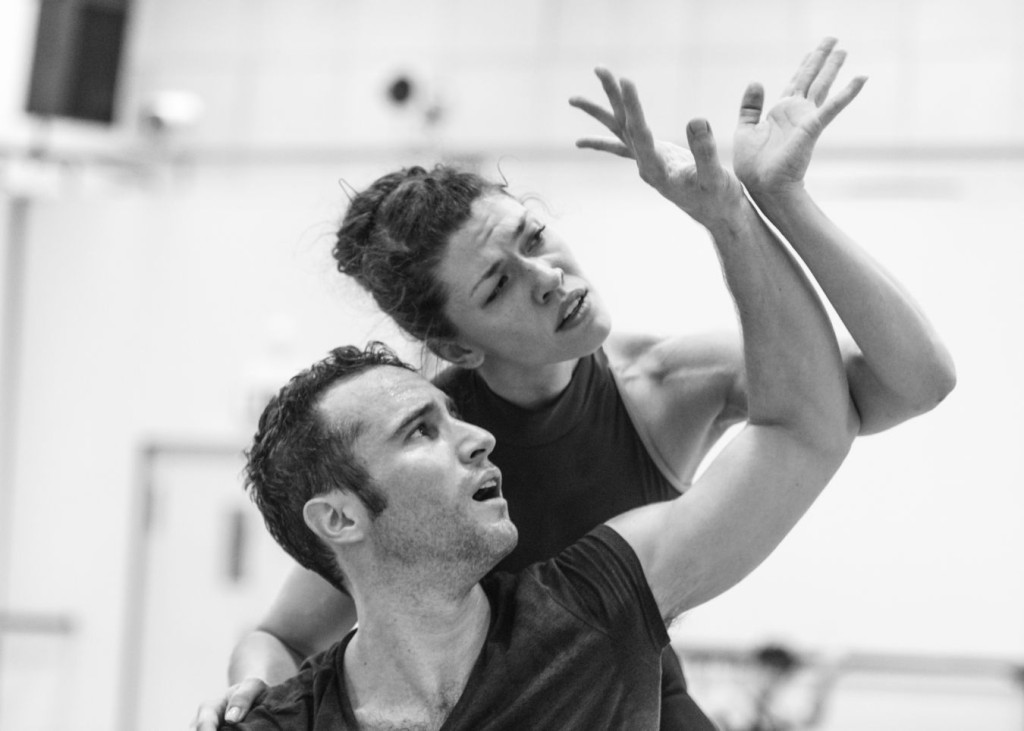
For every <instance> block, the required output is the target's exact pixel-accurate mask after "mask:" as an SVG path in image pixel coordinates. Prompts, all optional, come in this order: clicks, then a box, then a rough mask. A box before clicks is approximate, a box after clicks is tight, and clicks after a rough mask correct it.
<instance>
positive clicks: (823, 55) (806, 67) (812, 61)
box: [782, 37, 836, 96]
mask: <svg viewBox="0 0 1024 731" xmlns="http://www.w3.org/2000/svg"><path fill="white" fill-rule="evenodd" d="M835 45H836V39H835V38H832V37H828V38H825V39H823V40H822V41H821V43H819V44H818V47H817V48H815V49H814V50H813V51H811V53H809V54H808V55H807V56H806V57H805V58H804V60H803V63H801V64H800V66H799V68H797V70H796V73H795V74H794V75H793V78H792V79H790V81H789V84H788V85H787V86H786V88H785V90H784V91H783V92H782V95H783V96H794V95H796V96H808V90H809V89H810V87H811V84H812V83H813V82H814V80H815V79H816V78H817V77H818V72H819V71H821V69H822V67H823V66H824V65H825V62H826V60H827V59H828V57H829V55H830V54H831V53H832V49H833V48H835Z"/></svg>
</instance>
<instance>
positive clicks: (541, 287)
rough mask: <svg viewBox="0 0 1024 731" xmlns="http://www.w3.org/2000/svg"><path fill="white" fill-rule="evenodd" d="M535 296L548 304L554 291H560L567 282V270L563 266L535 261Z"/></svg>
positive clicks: (542, 302) (539, 300) (538, 300)
mask: <svg viewBox="0 0 1024 731" xmlns="http://www.w3.org/2000/svg"><path fill="white" fill-rule="evenodd" d="M533 270H534V275H533V276H534V287H533V291H534V297H535V298H536V300H537V302H538V303H539V304H547V302H548V300H549V299H550V298H551V295H552V293H554V292H558V291H559V290H560V289H561V288H562V284H563V283H564V282H565V272H563V271H562V269H561V267H556V266H551V265H550V264H548V263H546V262H543V261H536V262H534V263H533Z"/></svg>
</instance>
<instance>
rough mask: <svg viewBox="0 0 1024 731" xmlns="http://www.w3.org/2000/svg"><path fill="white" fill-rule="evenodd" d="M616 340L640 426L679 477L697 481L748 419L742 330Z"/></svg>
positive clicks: (622, 380) (614, 358) (621, 380)
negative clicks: (725, 439)
mask: <svg viewBox="0 0 1024 731" xmlns="http://www.w3.org/2000/svg"><path fill="white" fill-rule="evenodd" d="M610 343H611V344H610V347H608V349H607V350H608V354H609V359H610V360H611V362H612V365H613V368H614V369H615V372H616V380H617V382H618V384H619V386H620V390H621V392H622V397H623V399H624V400H625V401H626V402H627V407H628V408H629V411H630V414H631V415H632V416H633V420H634V426H635V427H636V429H637V431H638V432H639V433H640V436H641V438H642V439H643V440H644V442H645V444H646V445H647V447H648V449H649V450H650V451H652V452H655V453H656V455H652V456H653V457H654V458H655V460H656V461H657V462H659V463H660V464H662V465H665V466H666V467H667V468H668V469H670V470H671V471H672V473H673V474H672V476H671V477H673V478H674V479H675V480H676V481H677V482H681V483H683V484H689V483H690V482H691V481H692V479H693V476H694V474H695V472H696V470H697V468H698V467H699V465H700V463H701V461H702V460H703V459H704V457H705V456H706V455H707V453H708V452H709V451H710V450H711V448H712V447H713V446H714V445H715V443H716V442H717V441H718V440H719V439H720V438H721V437H722V435H723V434H724V433H725V432H726V430H727V429H728V428H729V427H730V426H732V425H733V424H736V423H738V422H740V421H742V420H743V419H745V418H746V378H745V372H744V369H743V351H742V343H741V341H740V339H739V335H738V334H736V333H731V332H721V333H708V334H698V335H687V336H680V337H674V338H661V339H659V338H653V337H650V336H625V337H623V336H619V337H617V338H616V339H615V340H614V342H612V341H610Z"/></svg>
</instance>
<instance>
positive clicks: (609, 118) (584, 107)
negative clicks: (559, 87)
mask: <svg viewBox="0 0 1024 731" xmlns="http://www.w3.org/2000/svg"><path fill="white" fill-rule="evenodd" d="M569 106H572V107H576V108H577V109H579V110H580V111H582V112H585V113H586V114H589V115H590V116H591V117H593V118H594V119H596V120H597V121H598V122H600V123H601V124H603V125H604V126H605V127H607V128H608V129H609V130H611V131H612V132H613V133H615V134H618V123H617V122H616V121H615V115H613V114H612V113H611V112H609V111H608V110H607V109H605V108H604V107H602V106H600V105H598V104H594V102H592V101H590V100H589V99H584V98H583V97H581V96H574V97H572V98H570V99H569Z"/></svg>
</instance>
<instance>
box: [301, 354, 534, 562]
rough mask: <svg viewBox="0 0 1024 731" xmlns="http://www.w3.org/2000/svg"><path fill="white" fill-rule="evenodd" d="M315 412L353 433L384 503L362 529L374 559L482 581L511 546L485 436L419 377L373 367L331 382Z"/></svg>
mask: <svg viewBox="0 0 1024 731" xmlns="http://www.w3.org/2000/svg"><path fill="white" fill-rule="evenodd" d="M320 408H321V409H322V412H323V414H324V415H325V417H326V418H327V419H328V421H329V422H330V423H338V422H339V420H343V422H344V423H355V422H358V423H359V424H360V425H361V427H362V428H361V431H360V432H359V435H358V436H357V437H356V440H355V444H354V450H355V453H356V455H357V456H358V458H359V459H360V460H361V461H362V463H363V464H364V465H365V466H366V468H367V470H368V472H369V474H370V477H371V479H372V480H373V481H374V483H375V484H376V486H377V487H378V489H379V490H380V491H381V492H382V493H383V495H384V496H385V498H386V500H387V507H385V508H384V510H383V512H381V514H380V515H378V516H377V517H376V519H375V520H374V521H373V522H372V523H371V525H370V526H369V530H368V535H369V538H370V540H372V541H373V542H374V544H375V546H376V547H377V549H378V555H379V556H380V558H382V559H387V560H388V561H390V562H391V563H392V564H393V563H395V562H398V563H400V564H401V565H406V566H413V565H420V564H422V565H423V566H424V567H426V566H427V565H428V564H429V563H431V562H432V563H435V564H439V565H444V566H445V567H453V566H455V565H459V566H469V567H471V568H472V569H473V571H475V572H476V571H478V572H479V573H480V574H481V575H482V574H483V573H486V572H487V571H489V570H490V569H491V568H492V567H493V565H494V564H495V563H496V562H497V561H499V560H500V559H501V558H502V557H503V556H505V555H506V554H507V553H508V552H509V551H511V550H512V549H513V548H514V547H515V543H516V539H517V535H518V534H517V531H516V528H515V526H514V525H513V524H512V521H511V520H510V519H509V515H508V505H507V503H506V502H505V500H504V498H503V497H502V496H501V472H500V471H499V470H498V468H497V467H495V466H494V465H492V464H491V462H490V461H489V459H488V457H489V455H490V453H491V450H492V449H493V448H494V437H492V436H491V435H490V433H488V432H487V431H485V430H483V429H480V428H478V427H475V426H473V425H471V424H468V423H466V422H464V421H460V420H459V419H457V418H455V417H454V416H453V415H452V413H451V412H450V410H449V407H448V399H447V397H446V396H445V395H444V393H442V392H441V391H440V390H439V389H437V388H436V387H435V386H433V385H432V384H431V383H430V382H429V381H427V380H426V379H424V378H423V377H421V376H419V375H418V374H416V373H413V372H411V371H408V370H405V369H404V368H397V367H393V366H380V367H377V368H373V369H371V370H369V371H366V372H364V373H361V374H359V375H358V376H355V377H353V378H351V379H349V380H346V381H343V382H341V383H339V384H338V385H336V386H335V387H334V388H333V389H331V390H330V391H329V392H328V393H327V395H326V396H325V398H324V400H323V402H322V403H321V406H320ZM453 562H455V563H453Z"/></svg>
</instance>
